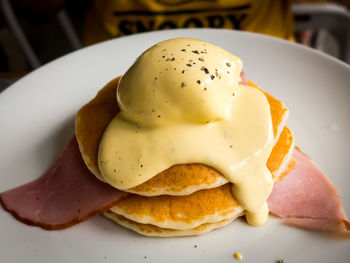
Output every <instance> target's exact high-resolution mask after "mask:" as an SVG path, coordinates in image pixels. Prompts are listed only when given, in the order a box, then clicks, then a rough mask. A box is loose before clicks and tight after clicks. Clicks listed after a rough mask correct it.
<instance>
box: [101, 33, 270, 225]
mask: <svg viewBox="0 0 350 263" xmlns="http://www.w3.org/2000/svg"><path fill="white" fill-rule="evenodd" d="M241 68H242V62H241V60H240V59H239V58H237V57H236V56H234V55H232V54H230V53H229V52H227V51H225V50H223V49H221V48H219V47H217V46H215V45H212V44H209V43H205V42H202V41H199V40H194V39H185V38H178V39H171V40H167V41H163V42H160V43H158V44H157V45H155V46H153V47H151V48H150V49H148V50H146V51H145V52H144V53H143V54H142V55H141V56H140V57H139V58H138V59H137V60H136V61H135V63H134V64H133V65H132V67H131V68H130V69H129V70H128V71H127V72H126V74H125V75H124V76H123V77H122V79H121V80H120V82H119V86H118V91H117V101H118V105H119V107H120V109H121V111H120V113H118V114H117V115H116V116H115V118H114V119H113V120H112V121H111V122H110V124H109V125H108V127H107V129H106V131H105V133H104V135H103V137H102V140H101V142H100V147H99V154H98V162H99V169H100V171H101V174H102V176H103V178H104V180H105V181H106V182H108V183H109V184H111V185H112V186H114V187H115V188H118V189H121V190H123V189H128V188H132V187H135V186H137V185H140V184H142V183H144V182H145V181H147V180H149V179H151V178H152V177H153V176H155V175H157V174H158V173H160V172H162V171H163V170H165V169H167V168H169V167H171V166H172V165H175V164H186V163H202V164H206V165H208V166H211V167H213V168H214V169H216V170H217V171H219V172H220V173H221V174H222V175H223V176H225V177H226V178H227V179H228V180H229V181H230V182H232V183H233V186H232V193H233V195H234V197H235V198H236V199H237V201H238V202H239V203H240V205H241V206H242V207H243V208H244V209H246V218H247V221H248V223H249V224H251V225H261V224H263V223H264V222H265V221H266V219H267V216H268V207H267V204H266V199H267V198H268V196H269V194H270V192H271V190H272V186H273V181H272V176H271V174H270V172H269V170H268V169H267V167H266V162H267V160H268V157H269V155H270V153H271V150H272V142H273V129H272V121H271V114H270V107H269V104H268V102H267V99H266V97H265V95H264V94H263V93H261V92H260V91H258V90H257V89H255V88H252V87H249V86H245V85H240V84H238V82H239V80H240V77H239V74H240V72H241Z"/></svg>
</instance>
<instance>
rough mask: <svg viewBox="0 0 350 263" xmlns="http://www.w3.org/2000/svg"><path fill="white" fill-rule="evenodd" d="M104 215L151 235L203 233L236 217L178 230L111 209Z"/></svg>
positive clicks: (142, 233)
mask: <svg viewBox="0 0 350 263" xmlns="http://www.w3.org/2000/svg"><path fill="white" fill-rule="evenodd" d="M104 215H105V216H106V217H107V218H109V219H112V220H113V221H115V222H116V223H118V224H119V225H121V226H123V227H125V228H128V229H130V230H132V231H134V232H136V233H139V234H141V235H144V236H151V237H179V236H181V237H183V236H195V235H202V234H206V233H208V232H210V231H212V230H215V229H218V228H221V227H223V226H226V225H228V224H229V223H231V222H232V221H233V220H235V218H229V219H225V220H222V221H219V222H216V223H207V224H202V225H199V226H197V227H195V228H192V229H187V230H176V229H170V228H160V227H157V226H154V225H151V224H140V223H137V222H134V221H131V220H129V219H127V218H125V217H123V216H120V215H117V214H115V213H113V212H110V211H107V212H105V213H104Z"/></svg>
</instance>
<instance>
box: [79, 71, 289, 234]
mask: <svg viewBox="0 0 350 263" xmlns="http://www.w3.org/2000/svg"><path fill="white" fill-rule="evenodd" d="M119 79H120V78H116V79H114V80H112V81H111V82H110V83H108V84H107V85H106V86H105V87H104V88H103V89H102V90H100V91H99V93H98V94H97V96H96V97H95V98H94V99H93V100H92V101H90V102H89V103H88V104H86V105H85V106H83V107H82V108H81V109H80V111H79V112H78V115H77V118H76V137H77V140H78V143H79V148H80V151H81V154H82V157H83V159H84V162H85V164H86V165H87V167H88V168H89V170H90V171H91V172H92V173H93V174H94V175H95V176H96V177H97V178H98V179H100V180H102V181H103V177H102V176H101V174H100V171H99V168H98V162H97V157H98V147H99V143H100V140H101V137H102V135H103V133H104V130H105V129H106V127H107V125H108V124H109V122H110V121H111V120H112V119H113V118H114V116H115V115H116V114H117V113H118V112H119V109H118V105H117V101H116V95H115V94H116V90H117V85H118V82H119ZM248 85H250V86H253V87H255V88H257V89H259V87H258V86H256V85H255V84H254V83H253V82H250V81H249V83H248ZM261 91H262V90H261ZM262 92H263V93H264V94H265V96H266V98H267V100H268V102H269V104H270V110H271V117H272V123H273V131H274V148H273V150H272V153H271V155H270V157H269V159H268V162H267V167H268V169H269V170H270V171H271V174H272V176H273V178H274V181H275V182H277V181H278V180H281V179H282V178H283V176H284V175H286V174H288V173H289V171H290V170H292V169H293V168H294V165H295V161H294V160H293V159H292V153H293V149H294V138H293V135H292V132H291V131H290V130H289V129H288V128H287V127H286V126H285V123H286V120H287V118H288V109H287V108H286V107H285V106H284V105H283V104H282V103H281V102H280V101H279V100H277V99H275V98H274V97H272V96H271V95H270V94H268V93H267V92H264V91H262ZM120 139H121V140H123V138H120ZM154 161H155V162H156V161H157V160H154ZM231 188H232V184H231V183H230V182H229V181H227V180H226V179H225V177H223V176H222V175H221V174H220V173H219V172H217V171H216V170H214V169H213V168H211V167H209V166H206V165H203V164H197V163H196V164H178V165H174V166H172V167H169V168H168V169H167V170H165V171H163V172H161V173H159V174H157V175H155V176H154V177H153V178H151V179H150V180H148V181H146V182H144V183H143V184H141V185H138V186H136V187H133V188H131V189H128V190H124V191H125V192H126V194H125V197H124V198H123V199H122V200H121V201H120V202H119V203H118V204H117V205H115V206H114V207H112V208H111V209H109V210H108V211H106V212H105V213H104V215H105V216H106V217H108V218H110V219H112V220H114V221H115V222H117V223H118V224H120V225H122V226H124V227H126V228H128V229H131V230H133V231H135V232H137V233H140V234H142V235H146V236H160V237H170V236H189V235H200V234H204V233H207V232H210V231H211V230H214V229H217V228H220V227H223V226H225V225H227V224H229V223H231V222H232V221H233V220H235V219H236V218H237V217H239V216H243V215H244V210H243V209H242V207H241V206H240V205H239V203H238V202H237V201H236V200H235V198H234V196H233V195H232V190H231Z"/></svg>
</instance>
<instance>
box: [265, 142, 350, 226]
mask: <svg viewBox="0 0 350 263" xmlns="http://www.w3.org/2000/svg"><path fill="white" fill-rule="evenodd" d="M293 157H294V159H295V160H296V165H295V168H294V170H292V171H291V172H290V173H289V174H288V175H287V176H286V177H285V178H284V179H283V180H282V181H280V182H278V183H276V184H275V186H274V188H273V191H272V193H271V195H270V197H269V199H268V205H269V209H270V212H271V213H272V214H274V215H276V216H278V217H281V218H284V219H285V222H286V223H287V224H289V225H292V226H296V227H301V228H306V229H310V230H322V231H337V232H338V231H344V230H350V227H349V222H347V221H346V220H345V215H344V211H343V208H342V205H341V202H340V199H339V196H338V193H337V190H336V189H335V187H334V186H333V185H332V183H331V182H330V181H329V179H328V178H327V177H326V176H325V175H324V174H323V173H322V172H321V171H320V170H319V169H318V168H317V166H316V165H315V163H314V162H313V161H312V160H311V159H310V158H309V157H308V156H306V155H305V154H303V153H302V152H301V151H299V150H298V149H295V151H294V153H293Z"/></svg>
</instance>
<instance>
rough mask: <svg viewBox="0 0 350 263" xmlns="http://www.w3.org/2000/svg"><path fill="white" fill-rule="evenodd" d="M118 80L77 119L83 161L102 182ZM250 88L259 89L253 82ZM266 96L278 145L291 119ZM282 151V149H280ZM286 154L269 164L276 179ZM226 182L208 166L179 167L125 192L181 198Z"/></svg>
mask: <svg viewBox="0 0 350 263" xmlns="http://www.w3.org/2000/svg"><path fill="white" fill-rule="evenodd" d="M119 79H120V77H118V78H116V79H114V80H112V81H111V82H109V83H108V84H107V85H106V86H105V87H103V88H102V89H101V90H100V91H99V92H98V94H97V95H96V97H95V98H94V99H93V100H92V101H90V102H89V103H87V104H86V105H84V106H83V107H82V108H81V109H80V110H79V112H78V114H77V117H76V137H77V140H78V144H79V148H80V151H81V154H82V157H83V160H84V162H85V164H86V166H87V167H88V169H89V170H90V171H91V172H92V173H93V174H94V175H95V176H96V177H97V178H98V179H100V180H102V181H103V177H102V175H101V174H100V172H99V168H98V163H97V155H98V147H99V143H100V140H101V137H102V135H103V133H104V130H105V128H106V127H107V125H108V124H109V122H110V121H111V120H112V119H113V118H114V116H115V115H116V114H117V113H118V112H119V108H118V105H117V101H116V90H117V85H118V82H119ZM249 85H251V86H254V87H256V88H258V86H257V85H256V84H254V83H253V82H251V81H250V82H249ZM263 92H264V91H263ZM264 94H265V95H266V97H267V100H268V102H269V104H270V110H271V117H272V123H273V130H274V136H275V143H277V141H278V138H279V137H280V133H281V132H282V129H283V128H284V125H285V122H286V120H287V118H288V110H287V108H286V107H285V106H284V105H283V104H282V103H281V102H280V101H279V100H277V99H275V98H274V97H272V96H271V95H270V94H269V93H267V92H264ZM284 139H285V138H284ZM279 143H280V144H283V145H284V144H285V143H286V142H285V141H281V142H279ZM282 148H283V147H280V148H279V149H282ZM283 149H285V148H283ZM283 154H284V153H283ZM283 154H282V153H279V154H276V156H279V157H280V158H279V159H278V160H274V159H271V160H269V162H273V163H274V164H273V168H276V171H275V170H274V171H273V173H274V174H275V176H276V177H278V174H279V173H281V170H282V169H281V168H283V165H285V164H286V163H288V158H282V157H283ZM285 154H287V153H285ZM227 182H228V181H227V180H226V179H225V178H224V177H223V176H222V175H221V174H220V173H218V172H217V171H216V170H214V169H212V168H210V167H208V166H206V165H202V164H179V165H174V166H172V167H170V168H169V169H167V170H165V171H163V172H161V173H159V174H158V175H156V176H154V177H153V178H152V179H150V180H148V181H146V182H145V183H143V184H141V185H139V186H137V187H134V188H131V189H128V190H126V191H127V192H131V193H136V194H139V195H143V196H156V195H165V194H166V195H180V196H181V195H188V194H191V193H193V192H195V191H198V190H203V189H210V188H214V187H218V186H221V185H224V184H226V183H227Z"/></svg>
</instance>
